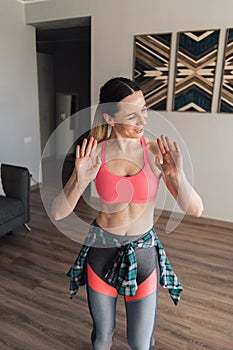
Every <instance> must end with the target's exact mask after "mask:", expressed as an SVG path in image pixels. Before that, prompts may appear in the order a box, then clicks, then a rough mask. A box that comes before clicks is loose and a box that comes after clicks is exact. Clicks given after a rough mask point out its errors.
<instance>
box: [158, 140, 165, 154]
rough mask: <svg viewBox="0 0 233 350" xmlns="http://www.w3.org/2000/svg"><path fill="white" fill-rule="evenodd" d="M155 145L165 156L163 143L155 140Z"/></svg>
mask: <svg viewBox="0 0 233 350" xmlns="http://www.w3.org/2000/svg"><path fill="white" fill-rule="evenodd" d="M157 144H158V147H159V150H160V152H161V153H162V154H165V153H166V149H165V147H164V144H163V142H162V141H161V140H160V139H157Z"/></svg>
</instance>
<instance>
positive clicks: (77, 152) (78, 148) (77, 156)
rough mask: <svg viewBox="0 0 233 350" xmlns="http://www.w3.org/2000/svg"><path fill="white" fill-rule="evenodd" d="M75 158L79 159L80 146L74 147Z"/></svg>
mask: <svg viewBox="0 0 233 350" xmlns="http://www.w3.org/2000/svg"><path fill="white" fill-rule="evenodd" d="M76 158H80V146H79V145H78V146H77V147H76Z"/></svg>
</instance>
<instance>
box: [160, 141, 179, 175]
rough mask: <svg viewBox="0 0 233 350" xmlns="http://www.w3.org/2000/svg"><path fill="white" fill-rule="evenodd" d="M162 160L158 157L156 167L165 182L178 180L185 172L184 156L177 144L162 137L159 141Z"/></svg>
mask: <svg viewBox="0 0 233 350" xmlns="http://www.w3.org/2000/svg"><path fill="white" fill-rule="evenodd" d="M157 144H158V148H159V150H160V153H161V159H160V158H159V157H158V156H157V157H156V165H157V166H158V168H159V169H160V171H161V172H162V176H163V177H164V178H165V180H169V179H174V178H178V177H179V175H180V174H181V173H182V171H183V164H182V155H181V153H180V150H179V147H178V145H177V143H176V142H171V140H170V139H169V137H167V136H164V135H162V136H161V138H158V139H157Z"/></svg>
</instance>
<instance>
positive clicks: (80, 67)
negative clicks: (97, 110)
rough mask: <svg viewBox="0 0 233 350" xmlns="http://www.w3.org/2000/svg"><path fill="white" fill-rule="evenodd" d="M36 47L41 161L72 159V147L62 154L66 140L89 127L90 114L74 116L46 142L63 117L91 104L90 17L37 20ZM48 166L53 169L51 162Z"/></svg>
mask: <svg viewBox="0 0 233 350" xmlns="http://www.w3.org/2000/svg"><path fill="white" fill-rule="evenodd" d="M36 49H37V68H38V91H39V114H40V135H41V154H42V155H43V163H48V164H53V163H54V161H59V158H61V159H63V161H64V157H66V159H65V161H66V162H73V161H74V159H73V158H72V155H73V157H74V152H73V151H74V147H73V149H72V148H71V149H70V151H69V154H67V155H64V150H65V149H66V145H67V142H68V143H70V144H72V142H74V144H75V142H76V139H77V137H79V136H81V135H82V134H83V133H84V132H85V131H86V130H89V129H90V123H91V116H90V117H88V118H85V120H83V119H82V120H79V119H78V118H74V121H73V122H72V123H71V124H70V126H69V127H68V128H67V130H65V133H64V134H63V135H58V137H57V138H56V141H55V143H51V144H49V147H48V146H47V147H46V148H45V146H46V144H47V141H48V140H49V138H50V136H51V135H52V134H53V132H54V130H55V129H56V128H57V127H58V126H59V124H60V123H61V122H62V121H64V120H65V119H67V118H69V117H70V116H71V115H74V114H75V113H76V112H78V111H81V110H83V109H86V108H88V107H89V106H90V103H91V97H90V96H91V17H81V18H72V19H66V20H58V21H50V22H43V23H38V24H36ZM47 145H48V144H47ZM44 150H45V152H44ZM72 153H73V154H72ZM51 166H52V167H53V169H54V164H53V165H51ZM46 168H47V166H46ZM66 168H67V169H68V168H69V169H71V168H72V165H71V164H70V166H67V167H66ZM42 170H43V164H42ZM46 172H47V171H46ZM68 173H70V171H68ZM68 175H69V174H67V176H68ZM42 176H43V177H44V176H45V174H44V172H43V171H42ZM67 176H66V177H67Z"/></svg>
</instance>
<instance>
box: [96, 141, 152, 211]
mask: <svg viewBox="0 0 233 350" xmlns="http://www.w3.org/2000/svg"><path fill="white" fill-rule="evenodd" d="M141 144H142V147H143V154H144V166H143V168H142V169H141V170H140V171H139V172H138V173H137V174H135V175H132V176H118V175H115V174H113V173H111V172H110V171H109V170H108V169H107V167H106V148H107V140H104V142H103V147H102V166H101V168H100V170H99V172H98V174H97V176H96V179H95V185H96V190H97V192H98V194H99V196H100V198H101V200H102V201H103V202H105V203H108V204H120V203H146V202H149V201H154V200H155V197H156V194H157V191H158V187H159V178H158V177H157V176H156V175H155V174H154V173H153V171H152V169H151V167H150V164H149V158H148V151H147V146H146V140H145V138H144V136H142V137H141Z"/></svg>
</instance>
